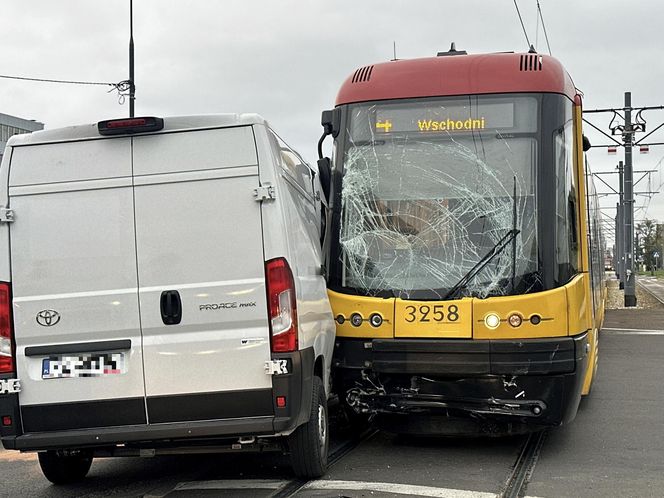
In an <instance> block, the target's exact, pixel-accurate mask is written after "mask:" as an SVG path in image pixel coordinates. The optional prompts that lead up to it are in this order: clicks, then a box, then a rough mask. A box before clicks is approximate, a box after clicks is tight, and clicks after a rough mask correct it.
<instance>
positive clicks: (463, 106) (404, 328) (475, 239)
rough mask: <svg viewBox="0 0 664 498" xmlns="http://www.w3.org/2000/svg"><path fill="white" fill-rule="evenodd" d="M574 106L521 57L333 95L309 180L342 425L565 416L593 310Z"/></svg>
mask: <svg viewBox="0 0 664 498" xmlns="http://www.w3.org/2000/svg"><path fill="white" fill-rule="evenodd" d="M581 104H582V101H581V95H580V94H579V92H578V91H577V90H576V88H575V86H574V84H573V82H572V80H571V78H570V76H569V75H568V73H567V72H566V71H565V69H564V68H563V66H562V65H561V64H560V63H559V62H558V61H557V60H556V59H554V58H552V57H549V56H545V55H540V54H536V53H527V54H518V53H500V54H481V55H467V54H466V53H465V52H459V51H455V50H451V51H450V52H444V53H440V54H438V56H437V57H431V58H423V59H414V60H396V61H390V62H385V63H380V64H375V65H371V66H366V67H363V68H360V69H358V70H357V71H355V72H354V73H353V74H352V75H350V76H349V78H348V79H347V80H346V81H345V82H344V84H343V85H342V87H341V89H340V91H339V94H338V97H337V101H336V106H335V108H334V110H332V111H325V112H324V113H323V120H322V123H323V126H324V128H325V133H324V135H323V137H321V142H320V143H319V155H320V156H321V159H320V160H319V166H320V168H319V169H320V170H321V177H322V179H323V180H324V181H323V184H324V189H325V193H326V195H327V197H328V204H329V209H328V213H329V216H328V226H327V235H326V238H325V242H324V251H325V255H326V273H327V281H328V288H329V296H330V300H331V304H332V309H333V312H334V314H335V317H336V322H337V340H336V348H335V357H334V360H333V365H334V383H335V389H336V392H337V393H338V394H339V396H340V399H341V401H342V402H343V404H344V405H345V406H346V408H347V409H348V411H349V413H351V414H352V415H358V416H367V415H374V414H375V415H376V420H377V421H378V422H379V423H380V424H381V425H382V426H384V427H387V428H393V430H395V431H397V432H420V433H436V434H465V433H477V432H480V433H482V432H484V433H495V432H499V433H505V432H511V433H514V432H520V431H530V430H536V429H539V428H542V427H546V426H555V425H560V424H563V423H567V422H569V421H571V420H572V419H573V418H574V417H575V415H576V412H577V409H578V406H579V402H580V399H581V396H582V395H585V394H588V393H589V392H590V389H591V386H592V382H593V379H594V376H595V372H596V369H597V359H598V334H599V330H600V328H601V325H602V320H603V316H604V299H605V291H604V271H603V254H604V251H603V240H602V234H601V230H600V223H599V217H600V213H599V208H598V206H597V198H596V196H595V195H594V187H593V185H592V176H591V175H590V174H589V173H588V172H587V171H586V168H587V166H586V164H585V162H584V149H585V148H587V147H584V143H586V141H585V138H584V137H583V134H582V126H581V125H582V119H581ZM326 135H332V136H333V137H334V150H335V154H334V157H333V158H332V160H331V161H330V160H329V159H327V158H323V157H322V147H321V144H322V142H323V140H324V138H325V136H326ZM330 166H331V168H330ZM326 169H327V171H326ZM328 177H329V178H328ZM328 180H329V181H328Z"/></svg>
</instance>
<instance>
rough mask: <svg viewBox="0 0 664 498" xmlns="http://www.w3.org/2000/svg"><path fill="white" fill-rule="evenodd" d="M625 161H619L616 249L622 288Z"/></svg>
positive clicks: (623, 282) (623, 268) (623, 283)
mask: <svg viewBox="0 0 664 498" xmlns="http://www.w3.org/2000/svg"><path fill="white" fill-rule="evenodd" d="M623 173H624V169H623V162H622V161H620V162H619V163H618V210H617V213H616V216H617V217H618V220H617V222H618V229H617V231H616V249H617V251H618V279H619V281H620V283H619V287H620V289H624V288H625V193H624V191H623V185H624V183H623V182H624V179H623Z"/></svg>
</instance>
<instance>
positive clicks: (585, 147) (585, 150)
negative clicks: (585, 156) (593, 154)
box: [583, 135, 592, 152]
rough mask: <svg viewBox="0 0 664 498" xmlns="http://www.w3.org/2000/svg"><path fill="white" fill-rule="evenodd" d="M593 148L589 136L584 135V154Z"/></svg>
mask: <svg viewBox="0 0 664 498" xmlns="http://www.w3.org/2000/svg"><path fill="white" fill-rule="evenodd" d="M591 147H592V145H591V144H590V140H588V137H587V136H585V135H583V152H588V151H589V150H590V148H591Z"/></svg>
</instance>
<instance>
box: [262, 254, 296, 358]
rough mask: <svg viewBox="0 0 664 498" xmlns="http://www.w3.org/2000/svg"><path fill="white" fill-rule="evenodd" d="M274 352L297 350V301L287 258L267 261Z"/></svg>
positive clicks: (266, 273) (266, 271) (268, 295)
mask: <svg viewBox="0 0 664 498" xmlns="http://www.w3.org/2000/svg"><path fill="white" fill-rule="evenodd" d="M265 275H266V280H267V302H268V310H269V313H270V335H271V343H272V352H273V353H288V352H292V351H296V350H297V301H296V296H295V281H294V280H293V272H292V271H291V269H290V266H289V265H288V262H287V261H286V259H285V258H276V259H271V260H270V261H267V262H266V263H265Z"/></svg>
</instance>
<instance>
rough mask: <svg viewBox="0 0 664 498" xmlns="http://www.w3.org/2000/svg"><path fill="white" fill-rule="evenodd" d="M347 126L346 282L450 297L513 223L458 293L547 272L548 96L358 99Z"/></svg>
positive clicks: (523, 288)
mask: <svg viewBox="0 0 664 498" xmlns="http://www.w3.org/2000/svg"><path fill="white" fill-rule="evenodd" d="M346 133H347V136H346V140H345V150H344V159H343V168H344V170H343V171H344V173H343V183H342V192H341V201H342V216H341V225H340V232H339V242H340V258H341V265H342V274H341V285H342V286H343V287H347V288H354V289H357V290H358V291H360V292H362V293H365V294H367V295H386V294H388V295H396V296H400V297H402V298H411V299H442V298H445V297H446V296H447V294H448V292H449V291H450V290H451V289H453V288H454V287H455V285H456V284H457V283H459V282H460V281H463V279H464V277H467V275H468V274H469V273H474V272H476V270H477V265H478V264H484V263H482V260H483V259H484V258H486V257H487V255H488V254H489V253H491V251H494V250H495V248H496V246H498V245H501V240H504V239H505V237H506V235H507V234H509V233H510V231H512V233H513V234H516V235H515V236H511V237H510V242H509V243H507V244H502V246H501V249H500V250H499V251H497V253H496V254H495V255H494V256H493V257H492V258H491V260H490V261H489V263H488V264H485V266H483V267H482V268H481V269H480V271H479V272H477V273H476V275H474V276H473V277H472V278H470V279H468V281H467V282H464V283H463V288H460V289H458V292H457V291H456V290H455V294H456V297H459V296H471V295H472V296H477V297H486V296H489V295H504V294H510V293H512V292H517V291H518V292H527V290H528V288H529V287H531V286H532V285H533V283H534V282H535V281H536V280H537V278H538V277H537V275H538V262H537V226H536V220H537V217H536V203H535V190H536V178H535V172H536V162H537V146H538V143H537V135H536V133H537V99H536V98H534V97H529V96H508V97H506V96H501V97H489V96H471V97H464V98H454V99H436V100H432V99H426V100H419V101H409V102H407V103H381V104H378V105H376V104H371V105H355V106H352V107H351V108H350V118H349V126H348V129H347V132H346ZM552 188H553V186H552ZM450 297H451V296H450Z"/></svg>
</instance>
